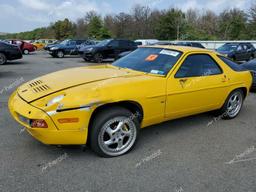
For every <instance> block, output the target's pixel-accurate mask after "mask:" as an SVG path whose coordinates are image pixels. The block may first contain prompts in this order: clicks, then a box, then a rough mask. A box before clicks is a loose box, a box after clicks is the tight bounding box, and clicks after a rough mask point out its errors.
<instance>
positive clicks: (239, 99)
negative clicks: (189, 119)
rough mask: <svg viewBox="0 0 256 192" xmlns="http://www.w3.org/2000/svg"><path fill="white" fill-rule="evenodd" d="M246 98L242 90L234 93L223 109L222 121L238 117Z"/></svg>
mask: <svg viewBox="0 0 256 192" xmlns="http://www.w3.org/2000/svg"><path fill="white" fill-rule="evenodd" d="M244 97H245V96H244V93H243V91H242V90H241V89H237V90H234V91H232V92H231V93H230V95H229V96H228V98H227V100H226V102H225V104H224V106H223V107H222V109H221V113H222V115H221V117H222V119H233V118H235V117H236V116H238V114H239V113H240V111H241V109H242V106H243V101H244Z"/></svg>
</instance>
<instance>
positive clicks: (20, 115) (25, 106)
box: [8, 92, 88, 145]
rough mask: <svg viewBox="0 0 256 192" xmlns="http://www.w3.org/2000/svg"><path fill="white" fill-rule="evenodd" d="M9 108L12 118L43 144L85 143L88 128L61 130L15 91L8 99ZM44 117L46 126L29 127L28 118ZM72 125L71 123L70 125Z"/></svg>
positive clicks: (47, 116)
mask: <svg viewBox="0 0 256 192" xmlns="http://www.w3.org/2000/svg"><path fill="white" fill-rule="evenodd" d="M8 106H9V110H10V113H11V115H12V116H13V118H14V119H15V120H16V121H17V122H18V123H20V124H21V125H23V126H24V127H26V130H27V131H28V132H29V133H30V134H31V135H32V136H33V137H34V138H36V139H37V140H39V141H40V142H42V143H44V144H60V145H79V144H86V141H87V132H88V129H87V128H84V129H74V130H70V129H65V130H61V129H60V128H59V127H58V126H57V125H56V123H55V122H54V121H53V120H52V117H50V116H49V115H48V114H47V113H46V112H45V111H43V110H41V109H39V108H36V107H34V106H32V105H30V104H29V103H27V102H26V101H24V100H23V99H22V98H21V97H20V96H19V95H18V93H17V92H14V93H13V94H12V95H11V97H10V99H9V103H8ZM31 119H44V120H45V121H46V123H47V124H48V128H31V126H30V124H29V120H31ZM71 126H72V125H71Z"/></svg>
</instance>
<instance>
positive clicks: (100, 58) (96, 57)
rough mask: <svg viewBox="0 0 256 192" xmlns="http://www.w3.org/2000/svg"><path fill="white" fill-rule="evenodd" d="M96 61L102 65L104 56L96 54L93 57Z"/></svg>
mask: <svg viewBox="0 0 256 192" xmlns="http://www.w3.org/2000/svg"><path fill="white" fill-rule="evenodd" d="M93 59H94V61H95V62H96V63H102V61H103V55H102V54H101V53H96V54H95V55H94V57H93Z"/></svg>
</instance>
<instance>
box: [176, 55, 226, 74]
mask: <svg viewBox="0 0 256 192" xmlns="http://www.w3.org/2000/svg"><path fill="white" fill-rule="evenodd" d="M191 55H207V56H209V57H210V58H211V59H212V60H213V61H214V62H215V64H216V65H217V66H218V67H219V69H220V71H221V73H218V74H212V75H205V76H189V77H177V76H176V75H177V73H178V71H179V69H180V68H181V66H182V65H183V64H184V62H185V61H186V59H187V58H188V57H189V56H191ZM222 74H224V72H223V69H222V68H221V66H220V65H219V64H218V62H217V61H216V60H215V59H214V58H213V57H212V56H211V55H210V54H208V53H191V54H188V55H187V56H186V58H185V59H184V60H183V62H182V64H181V65H180V67H179V68H178V70H177V71H176V73H175V75H174V78H175V79H184V78H193V77H209V76H216V75H222Z"/></svg>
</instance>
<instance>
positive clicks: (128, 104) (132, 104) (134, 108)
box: [87, 100, 144, 144]
mask: <svg viewBox="0 0 256 192" xmlns="http://www.w3.org/2000/svg"><path fill="white" fill-rule="evenodd" d="M111 107H123V108H125V109H127V110H129V111H131V112H132V113H133V114H136V113H139V116H138V119H139V123H141V122H142V120H143V116H144V113H143V108H142V106H141V105H140V104H139V103H138V102H136V101H131V100H126V101H118V102H114V103H107V104H104V105H100V106H98V107H97V108H96V109H94V111H93V113H92V115H91V117H90V120H89V126H88V135H90V131H91V127H92V123H93V121H94V120H95V118H96V116H97V114H98V113H99V112H101V111H103V110H107V109H110V108H111ZM88 143H90V142H89V137H88V139H87V144H88Z"/></svg>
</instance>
